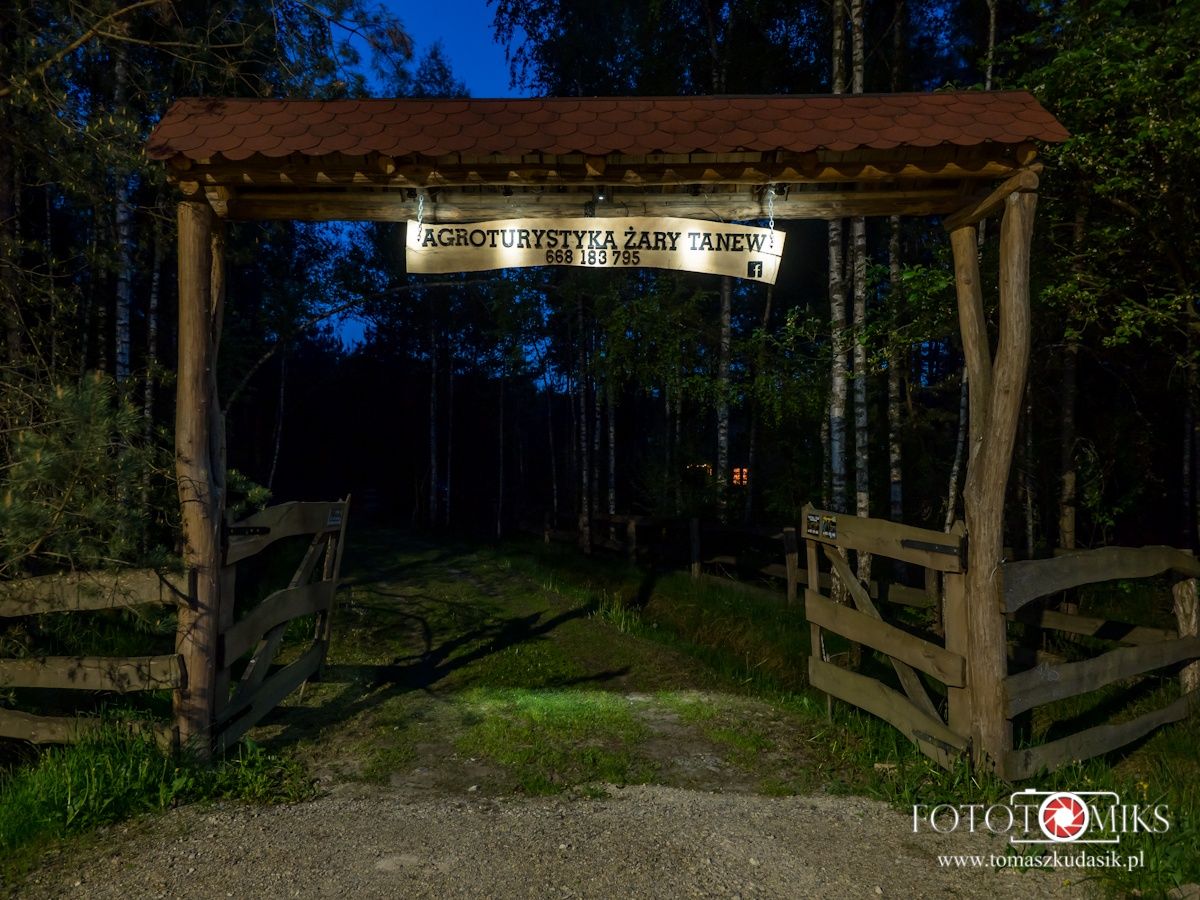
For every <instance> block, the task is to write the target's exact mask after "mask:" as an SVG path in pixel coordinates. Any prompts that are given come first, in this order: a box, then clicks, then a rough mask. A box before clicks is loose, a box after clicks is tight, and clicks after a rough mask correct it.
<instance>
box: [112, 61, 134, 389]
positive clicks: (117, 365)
mask: <svg viewBox="0 0 1200 900" xmlns="http://www.w3.org/2000/svg"><path fill="white" fill-rule="evenodd" d="M113 73H114V77H115V79H116V84H115V87H114V90H113V102H114V105H115V106H116V108H117V109H118V110H124V109H125V107H126V95H127V93H128V82H129V75H128V71H127V68H126V64H125V54H124V51H121V50H118V51H117V53H116V62H115V63H114V65H113ZM131 181H132V176H131V175H130V174H129V173H128V172H117V173H116V182H117V183H116V197H115V204H114V205H115V216H116V229H117V278H116V290H115V295H116V330H115V337H116V348H115V349H116V352H115V354H114V356H113V375H114V376H115V377H116V379H117V381H124V380H125V379H127V378H128V377H129V368H130V365H129V356H130V336H129V317H130V308H131V307H132V305H133V241H134V234H133V204H132V203H131V202H130V193H131V190H132V184H131Z"/></svg>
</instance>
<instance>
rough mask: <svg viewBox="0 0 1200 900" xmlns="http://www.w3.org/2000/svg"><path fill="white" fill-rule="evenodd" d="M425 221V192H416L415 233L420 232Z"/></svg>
mask: <svg viewBox="0 0 1200 900" xmlns="http://www.w3.org/2000/svg"><path fill="white" fill-rule="evenodd" d="M424 221H425V192H424V191H417V231H418V232H420V230H421V224H422V223H423V222H424Z"/></svg>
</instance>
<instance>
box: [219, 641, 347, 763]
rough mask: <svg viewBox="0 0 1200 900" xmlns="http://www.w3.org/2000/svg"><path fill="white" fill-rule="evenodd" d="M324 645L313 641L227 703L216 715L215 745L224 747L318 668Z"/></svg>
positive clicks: (236, 738) (248, 728)
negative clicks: (249, 691) (255, 687)
mask: <svg viewBox="0 0 1200 900" xmlns="http://www.w3.org/2000/svg"><path fill="white" fill-rule="evenodd" d="M324 654H325V647H324V645H323V644H320V643H318V644H313V646H311V647H309V648H308V650H306V651H305V653H304V655H303V656H301V657H300V658H299V659H297V660H296V661H295V662H293V663H291V664H290V665H287V666H285V667H284V668H282V669H280V670H279V671H278V672H274V673H272V674H271V676H270V677H269V678H267V679H266V680H265V681H264V682H263V683H262V685H261V686H260V687H259V689H258V690H257V691H255V692H254V693H252V694H250V695H248V696H246V697H243V698H241V699H239V700H238V701H236V702H234V703H231V704H230V705H229V706H228V707H227V708H226V709H225V711H224V712H223V713H222V714H221V715H220V716H219V717H218V719H217V726H218V729H219V731H218V737H217V742H218V747H228V746H229V745H230V744H232V743H233V742H234V741H236V740H238V738H240V737H241V736H242V735H244V734H245V733H246V732H247V731H249V730H250V729H251V728H253V727H254V726H255V725H257V724H258V723H259V722H260V721H262V718H263V717H264V716H265V715H266V714H267V713H269V712H270V711H271V710H273V709H274V708H275V707H276V706H278V705H279V704H280V703H281V702H282V701H283V699H284V698H285V697H287V695H288V694H290V693H291V692H292V691H294V690H296V688H298V687H300V685H301V684H303V683H304V682H305V681H307V680H308V679H309V677H311V676H312V674H313V673H314V672H316V671H317V669H319V668H320V667H321V660H322V659H323V658H324Z"/></svg>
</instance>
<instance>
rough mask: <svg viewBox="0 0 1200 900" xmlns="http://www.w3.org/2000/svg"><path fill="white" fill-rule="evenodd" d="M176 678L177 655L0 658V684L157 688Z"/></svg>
mask: <svg viewBox="0 0 1200 900" xmlns="http://www.w3.org/2000/svg"><path fill="white" fill-rule="evenodd" d="M179 681H180V669H179V657H178V656H176V655H175V654H173V653H172V654H170V655H167V656H134V657H110V656H41V657H29V658H25V659H0V688H6V687H7V688H13V687H17V688H48V689H54V690H73V691H115V692H116V693H118V694H125V693H130V692H133V691H157V690H162V689H170V688H174V687H176V686H177V685H178V684H179Z"/></svg>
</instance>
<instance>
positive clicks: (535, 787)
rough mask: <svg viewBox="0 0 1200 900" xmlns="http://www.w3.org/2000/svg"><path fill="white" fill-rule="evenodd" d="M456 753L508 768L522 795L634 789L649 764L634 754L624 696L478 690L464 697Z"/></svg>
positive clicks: (637, 734)
mask: <svg viewBox="0 0 1200 900" xmlns="http://www.w3.org/2000/svg"><path fill="white" fill-rule="evenodd" d="M462 704H463V710H464V716H465V717H466V720H467V722H468V723H469V727H468V728H467V730H466V731H465V732H464V733H463V735H462V736H461V737H460V738H459V740H458V742H457V743H458V749H459V751H460V752H462V753H468V754H471V755H473V756H483V757H487V758H489V759H491V760H494V761H495V762H497V763H499V764H500V765H502V766H504V767H506V768H507V769H509V770H511V771H512V773H513V775H514V776H515V778H516V781H517V784H518V785H519V786H520V788H521V790H523V791H524V792H525V793H528V794H555V793H559V792H561V791H563V790H565V789H567V788H569V787H575V786H580V785H587V784H589V783H593V782H605V783H610V784H639V783H645V782H646V781H649V780H650V779H651V777H652V776H653V766H652V765H651V764H650V763H649V761H648V760H645V759H643V758H641V757H640V756H639V755H638V754H637V752H636V746H635V745H636V744H637V742H638V741H640V740H641V739H642V738H643V737H644V736H645V726H643V725H641V724H640V723H639V722H638V721H637V720H636V719H635V718H634V715H633V713H632V712H631V710H630V708H629V704H628V701H626V700H625V699H624V698H622V697H619V696H615V695H613V694H608V693H604V692H601V691H555V690H542V691H534V690H525V689H504V690H495V689H476V690H472V691H469V692H468V693H467V694H466V695H465V696H464V697H463V699H462Z"/></svg>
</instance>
